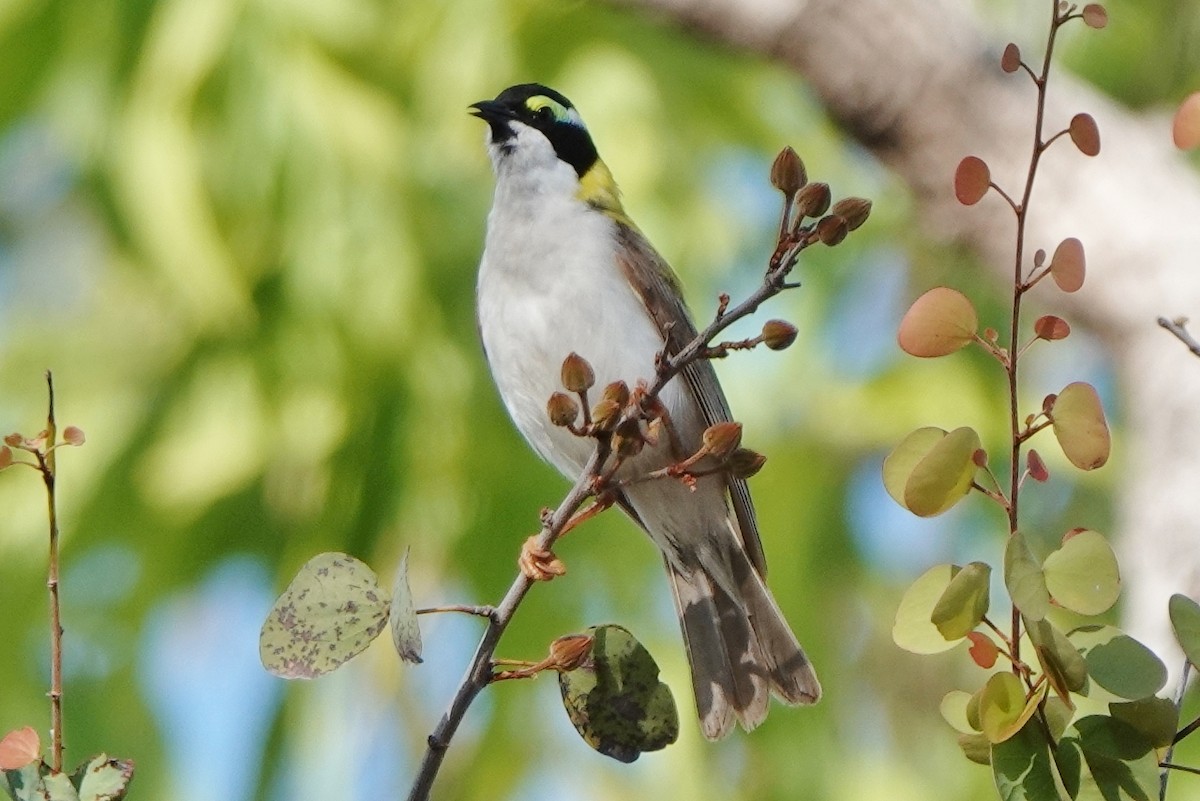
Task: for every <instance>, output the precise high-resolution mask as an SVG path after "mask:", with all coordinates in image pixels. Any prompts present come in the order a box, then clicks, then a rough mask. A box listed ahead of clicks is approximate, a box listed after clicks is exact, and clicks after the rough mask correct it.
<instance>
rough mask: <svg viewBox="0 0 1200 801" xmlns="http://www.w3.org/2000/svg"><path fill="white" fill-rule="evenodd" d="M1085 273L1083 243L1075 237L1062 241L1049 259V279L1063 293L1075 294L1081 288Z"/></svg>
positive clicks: (1085, 264)
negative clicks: (1051, 279)
mask: <svg viewBox="0 0 1200 801" xmlns="http://www.w3.org/2000/svg"><path fill="white" fill-rule="evenodd" d="M1086 273H1087V259H1086V258H1085V256H1084V254H1083V243H1082V242H1080V241H1079V240H1078V239H1076V238H1075V237H1069V238H1067V239H1064V240H1063V241H1062V242H1060V243H1059V244H1058V247H1057V248H1055V249H1054V255H1053V256H1052V257H1051V258H1050V277H1051V278H1053V279H1054V283H1056V284H1058V288H1059V289H1061V290H1062V291H1063V292H1077V291H1079V288H1080V287H1082V286H1083V278H1084V275H1085V274H1086Z"/></svg>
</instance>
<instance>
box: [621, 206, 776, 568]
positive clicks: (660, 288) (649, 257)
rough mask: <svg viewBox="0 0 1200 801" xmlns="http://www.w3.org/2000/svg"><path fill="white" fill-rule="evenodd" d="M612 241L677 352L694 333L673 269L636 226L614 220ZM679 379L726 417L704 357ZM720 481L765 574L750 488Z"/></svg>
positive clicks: (710, 412)
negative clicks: (615, 231)
mask: <svg viewBox="0 0 1200 801" xmlns="http://www.w3.org/2000/svg"><path fill="white" fill-rule="evenodd" d="M617 242H618V245H619V247H618V249H617V254H618V255H617V262H618V263H619V264H620V266H621V269H622V270H623V271H624V273H625V277H626V278H627V279H628V280H629V283H630V284H631V285H632V286H633V288H634V290H635V291H636V292H637V293H638V294H639V295H640V296H641V298H642V302H643V303H644V304H645V305H646V310H647V311H648V312H650V316H651V317H653V318H654V322H655V323H656V324H657V325H658V328H659V330H660V331H662V332H663V337H664V338H665V339H666V342H667V349H668V351H670V352H678V351H679V350H681V349H682V348H683V347H684V346H685V345H686V344H687V343H688V342H690V341H691V340H692V339H694V338H695V336H696V333H697V332H696V326H695V325H694V324H693V323H692V318H691V315H690V314H689V313H688V310H687V306H685V305H684V302H683V295H682V293H681V292H680V289H679V282H678V280H677V279H676V278H675V273H673V272H672V271H671V268H670V266H669V265H668V264H667V263H666V261H664V260H663V258H662V256H659V255H658V252H657V251H656V250H655V249H654V247H653V246H652V245H651V244H650V243H649V242H647V241H646V238H645V237H644V236H642V234H641V232H639V231H638V230H637V229H636V228H633V227H631V226H629V225H626V224H625V223H622V222H618V223H617ZM683 379H684V381H685V383H686V384H687V386H688V388H689V389H691V391H692V396H693V397H694V398H695V399H696V403H697V404H699V406H700V409H701V410H702V411H703V413H704V419H705V421H706V422H707V424H708V425H712V424H714V423H721V422H726V421H729V420H731V419H732V413H731V412H730V411H729V403H728V401H726V400H725V393H724V392H723V391H722V390H721V385H720V383H718V381H717V374H716V371H714V370H713V366H712V363H711V362H710V361H709V360H707V359H697V360H696V361H694V362H692V363H691V364H689V365H688V366H687V367H686V368H684V370H683ZM726 481H727V484H728V487H729V497H730V500H731V501H732V503H733V512H734V515H735V516H736V517H737V522H738V529H739V530H740V531H741V535H742V545H743V547H745V549H746V554H747V555H748V556H749V557H750V563H751V564H753V565H754V569H755V570H757V571H758V573H759V575H760V576H763V577H764V578H765V577H766V575H767V561H766V556H765V554H764V553H763V547H762V540H761V538H760V537H759V533H758V521H757V519H756V518H755V516H754V502H753V501H752V500H751V499H750V488H749V487H748V486H746V482H745V481H744V480H743V479H739V478H733V477H729V478H727V479H726Z"/></svg>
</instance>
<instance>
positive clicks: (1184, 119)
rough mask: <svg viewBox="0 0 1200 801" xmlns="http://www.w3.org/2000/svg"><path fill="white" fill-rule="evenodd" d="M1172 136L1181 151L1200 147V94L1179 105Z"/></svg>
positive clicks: (1190, 96)
mask: <svg viewBox="0 0 1200 801" xmlns="http://www.w3.org/2000/svg"><path fill="white" fill-rule="evenodd" d="M1171 135H1172V137H1173V138H1174V139H1175V147H1177V148H1179V149H1180V150H1192V149H1193V148H1196V147H1200V92H1193V93H1192V94H1190V95H1188V96H1187V97H1186V98H1184V101H1183V102H1182V103H1180V104H1179V110H1178V111H1176V112H1175V122H1174V124H1173V125H1172V126H1171Z"/></svg>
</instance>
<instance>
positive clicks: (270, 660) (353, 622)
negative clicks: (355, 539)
mask: <svg viewBox="0 0 1200 801" xmlns="http://www.w3.org/2000/svg"><path fill="white" fill-rule="evenodd" d="M389 603H390V599H389V598H388V594H387V591H385V590H383V589H382V588H380V586H379V580H378V578H377V577H376V576H375V571H373V570H371V568H369V567H367V565H365V564H364V563H362V562H360V561H359V560H357V559H355V558H354V557H353V556H347V555H346V554H344V553H323V554H318V555H317V556H314V557H313V558H312V559H310V560H308V562H306V563H305V565H304V566H303V567H302V568H300V572H299V573H297V574H296V577H295V578H294V579H292V583H291V584H289V585H288V587H287V589H286V590H284V592H283V595H280V596H279V599H278V600H276V601H275V605H274V606H273V607H271V613H270V614H269V615H268V616H267V620H266V622H265V623H263V627H262V632H261V633H260V634H259V638H258V653H259V656H260V657H261V658H262V663H263V666H264V667H265V668H266V669H267V670H269V671H270V672H272V673H274V674H275V675H276V676H282V677H283V678H285V679H311V678H316V677H317V676H323V675H324V674H326V673H329V672H330V671H332V670H336V669H337V668H338V667H340V666H341V665H342V664H344V663H345V662H346V661H347V660H349V659H350V658H352V657H354V656H357V655H358V654H359V653H361V652H362V651H363V650H364V649H365V648H366V647H367V646H368V645H370V644H371V641H372V640H374V639H375V638H376V637H377V636H379V633H380V632H381V631H383V627H384V626H386V625H387V620H388V612H389Z"/></svg>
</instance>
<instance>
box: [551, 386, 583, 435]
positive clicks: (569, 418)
mask: <svg viewBox="0 0 1200 801" xmlns="http://www.w3.org/2000/svg"><path fill="white" fill-rule="evenodd" d="M546 415H547V416H549V418H550V422H551V423H554V425H556V426H563V427H565V426H570V425H574V424H575V421H576V420H578V419H579V404H578V403H576V402H575V399H574V398H572V397H571V396H570V395H567V394H566V393H564V392H555V393H554V394H553V395H551V396H550V400H549V401H547V402H546Z"/></svg>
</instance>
